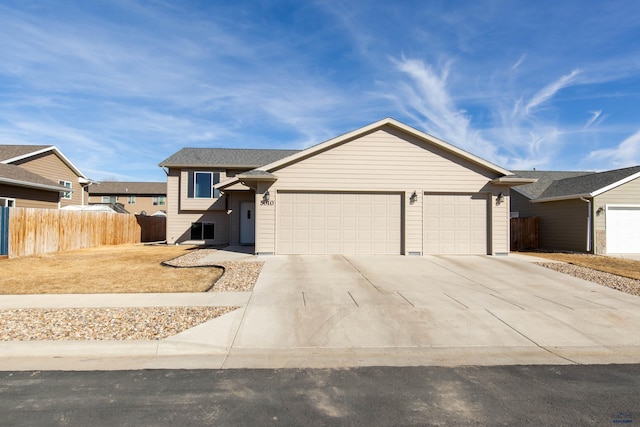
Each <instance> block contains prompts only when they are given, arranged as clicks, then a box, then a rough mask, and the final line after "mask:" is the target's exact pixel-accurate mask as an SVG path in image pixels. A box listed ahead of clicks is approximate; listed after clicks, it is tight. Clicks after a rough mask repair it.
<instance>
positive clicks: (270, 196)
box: [160, 118, 532, 255]
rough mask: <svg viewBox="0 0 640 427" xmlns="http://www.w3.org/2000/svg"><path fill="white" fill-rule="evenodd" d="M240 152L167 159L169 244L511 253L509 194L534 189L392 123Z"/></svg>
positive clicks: (191, 152)
mask: <svg viewBox="0 0 640 427" xmlns="http://www.w3.org/2000/svg"><path fill="white" fill-rule="evenodd" d="M230 152H233V150H229V149H183V150H181V151H179V152H178V153H176V154H174V155H173V156H171V157H169V158H168V159H166V160H164V161H163V162H161V163H160V166H162V167H164V168H166V170H167V173H168V181H167V192H168V206H167V208H168V209H167V214H168V218H167V241H168V243H180V242H186V241H196V242H202V243H207V244H231V245H237V244H247V245H251V244H253V245H255V252H256V253H259V254H404V255H423V254H493V255H499V254H507V253H508V251H509V201H508V198H509V189H510V187H511V186H513V185H520V184H523V183H530V182H532V180H530V179H526V178H516V177H514V175H513V173H511V172H510V171H508V170H506V169H503V168H501V167H500V166H497V165H495V164H492V163H490V162H488V161H486V160H483V159H481V158H479V157H477V156H475V155H473V154H471V153H468V152H466V151H464V150H461V149H460V148H457V147H455V146H453V145H451V144H448V143H446V142H444V141H442V140H439V139H437V138H435V137H433V136H431V135H428V134H426V133H424V132H421V131H418V130H416V129H414V128H411V127H409V126H407V125H405V124H403V123H400V122H398V121H396V120H394V119H391V118H387V119H384V120H380V121H378V122H375V123H372V124H370V125H368V126H365V127H363V128H360V129H357V130H355V131H352V132H349V133H347V134H345V135H341V136H339V137H337V138H334V139H331V140H329V141H326V142H324V143H321V144H318V145H316V146H313V147H311V148H308V149H306V150H302V151H286V150H238V151H237V152H235V153H234V155H235V156H236V158H235V160H234V161H231V162H229V161H228V160H229V158H232V157H234V155H232V154H230ZM217 155H220V156H221V157H226V158H227V160H225V161H217V160H216V156H217ZM268 157H271V158H272V160H271V161H266V159H267V158H268ZM256 163H261V164H256Z"/></svg>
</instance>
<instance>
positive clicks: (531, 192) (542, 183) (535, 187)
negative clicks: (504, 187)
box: [512, 171, 593, 199]
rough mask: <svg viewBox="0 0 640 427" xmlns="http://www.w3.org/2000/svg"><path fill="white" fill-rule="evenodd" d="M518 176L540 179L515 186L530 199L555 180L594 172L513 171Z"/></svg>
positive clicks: (534, 197)
mask: <svg viewBox="0 0 640 427" xmlns="http://www.w3.org/2000/svg"><path fill="white" fill-rule="evenodd" d="M512 172H513V173H514V174H515V175H516V177H518V178H535V179H537V180H538V181H537V182H534V183H532V184H526V185H519V186H517V187H514V189H515V190H518V191H519V192H521V193H524V194H525V196H527V197H529V198H530V199H536V198H538V197H540V195H541V194H542V193H543V192H544V191H545V190H546V189H547V187H549V186H550V185H551V184H553V182H554V181H557V180H559V179H565V178H574V177H577V176H582V175H589V174H592V173H593V172H584V171H582V172H571V171H512Z"/></svg>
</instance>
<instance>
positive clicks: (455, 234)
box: [423, 194, 488, 254]
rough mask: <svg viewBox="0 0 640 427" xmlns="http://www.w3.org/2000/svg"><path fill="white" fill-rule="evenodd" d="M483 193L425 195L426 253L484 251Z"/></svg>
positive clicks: (485, 207) (485, 244)
mask: <svg viewBox="0 0 640 427" xmlns="http://www.w3.org/2000/svg"><path fill="white" fill-rule="evenodd" d="M487 206H488V197H487V195H486V194H425V196H424V211H423V212H424V222H423V227H424V228H423V230H424V235H423V236H424V240H423V250H424V253H425V254H487Z"/></svg>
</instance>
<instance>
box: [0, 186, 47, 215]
mask: <svg viewBox="0 0 640 427" xmlns="http://www.w3.org/2000/svg"><path fill="white" fill-rule="evenodd" d="M0 197H3V198H4V197H6V198H9V199H15V201H16V207H18V208H40V209H58V197H59V193H57V192H55V191H43V190H37V189H35V188H27V187H14V186H12V185H4V184H0Z"/></svg>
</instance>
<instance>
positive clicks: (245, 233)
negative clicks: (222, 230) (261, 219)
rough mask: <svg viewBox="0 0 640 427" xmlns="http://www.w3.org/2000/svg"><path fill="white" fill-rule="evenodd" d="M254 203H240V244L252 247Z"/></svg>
mask: <svg viewBox="0 0 640 427" xmlns="http://www.w3.org/2000/svg"><path fill="white" fill-rule="evenodd" d="M255 207H256V205H255V203H252V202H242V203H240V244H241V245H253V244H255V242H256V212H255V210H256V209H255Z"/></svg>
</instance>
